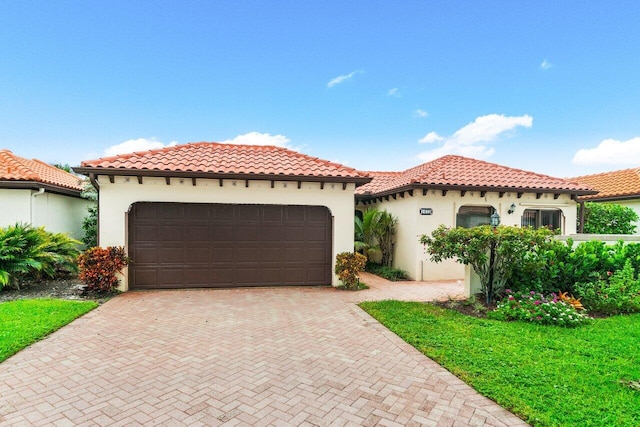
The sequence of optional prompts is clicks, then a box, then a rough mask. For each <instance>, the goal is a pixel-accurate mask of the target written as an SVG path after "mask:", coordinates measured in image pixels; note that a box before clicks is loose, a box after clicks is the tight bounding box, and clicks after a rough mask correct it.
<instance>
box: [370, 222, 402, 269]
mask: <svg viewBox="0 0 640 427" xmlns="http://www.w3.org/2000/svg"><path fill="white" fill-rule="evenodd" d="M397 225H398V218H397V217H394V216H393V215H391V214H390V213H389V212H387V211H382V212H381V214H380V218H379V219H378V226H377V227H376V230H375V234H376V238H377V240H378V246H379V247H380V252H381V254H382V265H385V266H387V267H391V262H392V261H393V257H392V256H393V240H394V239H393V238H394V236H395V234H396V226H397Z"/></svg>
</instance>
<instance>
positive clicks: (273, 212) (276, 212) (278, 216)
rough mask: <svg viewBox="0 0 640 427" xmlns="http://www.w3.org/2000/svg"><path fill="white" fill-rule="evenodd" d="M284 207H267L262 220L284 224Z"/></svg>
mask: <svg viewBox="0 0 640 427" xmlns="http://www.w3.org/2000/svg"><path fill="white" fill-rule="evenodd" d="M283 214H284V210H283V209H265V210H263V212H262V221H264V222H269V223H278V224H282V222H283V220H284V216H283Z"/></svg>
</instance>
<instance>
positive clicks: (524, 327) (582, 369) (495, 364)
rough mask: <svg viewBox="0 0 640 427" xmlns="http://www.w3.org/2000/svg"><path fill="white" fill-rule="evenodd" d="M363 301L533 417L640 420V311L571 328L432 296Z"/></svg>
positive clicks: (606, 422)
mask: <svg viewBox="0 0 640 427" xmlns="http://www.w3.org/2000/svg"><path fill="white" fill-rule="evenodd" d="M360 306H361V307H362V308H363V309H364V310H365V311H367V312H368V313H369V314H371V315H372V316H373V317H375V318H376V319H378V321H380V322H381V323H382V324H384V325H385V326H386V327H387V328H389V329H390V330H392V331H393V332H395V333H396V334H398V335H399V336H400V337H401V338H402V339H404V340H405V341H406V342H408V343H409V344H411V345H413V346H414V347H415V348H417V349H418V350H420V351H421V352H422V353H424V354H425V355H427V356H429V357H430V358H431V359H433V360H435V361H437V362H438V363H439V364H441V365H442V366H444V367H445V368H447V369H448V370H449V371H451V372H453V373H454V374H455V375H456V376H458V377H459V378H461V379H462V380H463V381H465V382H467V383H468V384H470V385H471V386H473V388H475V389H476V390H478V391H479V392H480V393H482V394H483V395H485V396H487V397H489V398H490V399H493V400H495V401H496V402H498V403H499V404H500V405H501V406H503V407H504V408H506V409H508V410H510V411H512V412H513V413H515V414H517V415H519V416H520V417H522V418H523V419H525V420H526V421H527V422H529V423H531V424H533V425H539V426H613V425H616V426H638V425H640V390H637V389H634V388H633V387H630V386H629V385H628V381H636V382H637V381H640V314H636V315H629V316H616V317H611V318H608V319H598V320H595V321H593V322H592V323H590V324H589V325H586V326H582V327H578V328H575V329H566V328H562V327H557V326H542V325H535V324H529V323H523V322H500V321H493V320H486V319H477V318H474V317H469V316H465V315H462V314H460V313H458V312H455V311H452V310H446V309H442V308H440V307H437V306H434V305H432V304H422V303H410V302H399V301H380V302H365V303H362V304H360ZM625 381H626V382H627V383H626V384H625V383H624V382H625ZM636 384H637V383H636Z"/></svg>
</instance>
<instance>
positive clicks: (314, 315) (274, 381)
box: [0, 288, 525, 426]
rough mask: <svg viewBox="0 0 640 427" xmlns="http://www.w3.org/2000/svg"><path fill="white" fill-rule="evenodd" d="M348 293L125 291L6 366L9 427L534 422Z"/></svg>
mask: <svg viewBox="0 0 640 427" xmlns="http://www.w3.org/2000/svg"><path fill="white" fill-rule="evenodd" d="M348 295H349V293H345V292H341V291H336V290H333V289H329V288H313V289H302V288H287V289H226V290H193V291H155V292H129V293H126V294H124V295H121V296H119V297H117V298H115V299H113V300H111V301H109V302H107V303H106V304H104V305H103V306H101V307H99V308H98V309H96V310H94V311H93V312H91V313H89V314H88V315H86V316H84V317H82V318H80V319H78V320H77V321H75V322H73V323H72V324H70V325H68V326H66V327H65V328H63V329H61V330H59V331H58V332H56V333H54V334H53V335H51V336H50V337H49V338H47V339H45V340H43V341H41V342H39V343H37V344H35V345H33V346H32V347H30V348H28V349H25V350H24V351H22V352H20V353H19V354H17V355H16V356H14V357H12V358H10V359H8V360H7V361H5V362H3V363H2V364H0V396H1V397H0V424H1V425H11V426H17V425H58V426H64V425H123V426H124V425H127V426H130V425H190V426H197V425H207V426H210V425H223V424H224V425H256V426H258V425H306V426H311V425H317V426H323V425H354V426H355V425H386V426H390V425H525V423H524V422H523V421H521V420H520V419H518V418H516V417H515V416H513V415H512V414H510V413H509V412H507V411H505V410H504V409H502V408H500V407H499V406H497V405H496V404H495V403H493V402H492V401H490V400H488V399H486V398H484V397H482V396H480V395H479V394H477V393H476V392H475V391H474V390H472V389H471V388H470V387H468V386H467V385H465V384H464V383H463V382H461V381H460V380H458V379H457V378H455V377H454V376H453V375H451V374H450V373H449V372H447V371H446V370H444V369H443V368H441V367H440V366H439V365H437V364H436V363H434V362H433V361H431V360H429V359H428V358H426V357H424V356H423V355H422V354H420V353H419V352H418V351H416V350H415V349H413V348H412V347H411V346H409V345H408V344H406V343H404V342H403V341H402V340H400V339H399V338H398V337H396V336H395V335H394V334H392V333H391V332H389V331H388V330H386V329H385V328H384V327H383V326H381V325H380V324H378V323H377V322H376V321H374V320H373V319H372V318H371V317H369V316H368V315H367V314H365V313H364V312H362V311H361V310H360V309H359V308H358V307H357V306H356V305H355V304H353V303H351V302H347V301H346V299H348V298H347V296H348Z"/></svg>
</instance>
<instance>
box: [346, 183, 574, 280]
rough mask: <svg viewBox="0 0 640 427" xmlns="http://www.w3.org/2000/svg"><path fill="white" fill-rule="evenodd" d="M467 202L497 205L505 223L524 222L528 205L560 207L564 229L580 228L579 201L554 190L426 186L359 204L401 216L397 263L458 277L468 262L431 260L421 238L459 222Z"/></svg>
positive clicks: (423, 273)
mask: <svg viewBox="0 0 640 427" xmlns="http://www.w3.org/2000/svg"><path fill="white" fill-rule="evenodd" d="M511 204H515V205H516V209H515V211H514V212H513V213H512V214H509V213H508V212H507V211H508V210H509V208H510V206H511ZM465 205H477V206H493V207H494V208H495V209H496V210H497V212H498V215H500V219H501V224H503V225H511V226H514V225H515V226H520V224H521V217H522V214H523V212H524V211H525V209H560V210H562V214H563V215H562V232H563V233H564V234H574V233H575V232H576V212H577V205H576V203H575V202H574V201H573V200H571V197H570V196H569V195H561V196H559V197H558V198H557V199H554V198H553V195H552V194H543V195H542V196H541V197H540V199H537V198H536V194H535V193H525V194H523V195H522V196H521V197H520V198H518V197H517V193H515V192H513V193H504V194H503V196H502V197H500V195H499V193H497V192H487V193H485V195H484V197H482V196H481V192H479V191H467V192H466V193H465V195H464V196H462V195H461V192H460V191H448V192H447V194H446V195H445V196H443V195H442V191H441V190H429V191H427V194H426V195H423V194H422V190H414V195H413V196H409V194H408V193H405V196H404V198H401V197H400V196H399V195H398V196H396V199H395V200H394V199H393V198H391V197H390V198H389V201H386V200H383V201H382V202H380V201H378V202H377V203H375V204H372V205H366V206H362V205H359V206H358V208H359V209H364V208H367V207H377V208H379V209H381V210H385V209H386V210H387V211H388V212H390V213H392V214H393V215H395V216H397V217H398V231H397V238H396V247H395V254H394V255H395V258H394V263H393V264H394V267H396V268H401V269H403V270H405V271H407V272H408V273H409V276H410V277H411V278H412V279H414V280H458V279H463V278H464V277H465V274H464V265H462V264H460V263H457V262H455V261H454V260H447V261H444V262H442V263H434V262H431V260H430V259H429V258H430V257H429V255H428V254H426V253H425V250H424V247H423V246H422V245H421V244H420V243H419V241H418V239H419V238H420V236H421V235H422V234H431V232H432V231H433V230H435V229H436V228H437V227H438V226H439V225H441V224H444V225H446V226H448V227H453V226H455V225H456V215H457V212H458V210H459V208H460V207H461V206H465ZM421 208H431V209H432V211H433V213H432V214H431V215H420V209H421Z"/></svg>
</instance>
